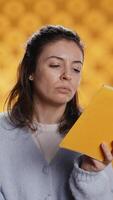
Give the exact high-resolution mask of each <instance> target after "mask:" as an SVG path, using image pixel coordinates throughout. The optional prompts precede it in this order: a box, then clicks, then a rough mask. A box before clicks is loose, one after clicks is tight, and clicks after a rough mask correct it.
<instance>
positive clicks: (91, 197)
mask: <svg viewBox="0 0 113 200" xmlns="http://www.w3.org/2000/svg"><path fill="white" fill-rule="evenodd" d="M78 163H79V160H76V161H75V163H74V168H73V171H72V173H71V176H70V179H69V185H70V189H71V192H72V195H73V197H74V199H75V200H95V199H96V200H100V199H102V200H112V199H113V190H112V187H113V185H111V184H110V179H109V177H108V175H107V173H106V170H102V171H100V172H88V171H85V170H83V169H81V168H79V165H78ZM112 176H113V174H112ZM112 179H113V177H112Z"/></svg>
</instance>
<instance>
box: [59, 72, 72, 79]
mask: <svg viewBox="0 0 113 200" xmlns="http://www.w3.org/2000/svg"><path fill="white" fill-rule="evenodd" d="M60 78H61V80H71V74H70V72H69V71H66V70H65V71H64V72H62V74H61V76H60Z"/></svg>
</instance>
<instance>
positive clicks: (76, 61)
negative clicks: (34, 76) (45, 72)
mask: <svg viewBox="0 0 113 200" xmlns="http://www.w3.org/2000/svg"><path fill="white" fill-rule="evenodd" d="M50 58H57V59H59V60H62V61H64V59H63V58H61V57H59V56H49V57H47V58H46V60H48V59H50ZM73 62H74V63H80V64H82V65H83V62H82V61H81V60H74V61H73Z"/></svg>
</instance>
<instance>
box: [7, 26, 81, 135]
mask: <svg viewBox="0 0 113 200" xmlns="http://www.w3.org/2000/svg"><path fill="white" fill-rule="evenodd" d="M61 39H66V40H69V41H74V42H75V43H76V44H77V45H78V47H79V48H80V50H81V51H82V53H83V57H84V47H83V44H82V42H81V40H80V37H79V35H78V34H77V33H75V32H73V31H71V30H70V29H67V28H64V27H63V26H53V25H48V26H44V27H42V28H41V29H40V31H39V32H35V33H34V34H33V35H32V36H31V37H30V38H29V40H28V41H27V44H26V48H25V54H24V56H23V59H22V61H21V62H20V64H19V67H18V74H17V82H16V84H15V85H14V87H13V88H12V90H11V92H10V93H9V95H8V97H7V99H6V103H7V112H8V116H9V119H10V121H11V122H12V123H13V125H14V127H29V128H31V129H32V130H34V131H35V128H33V124H32V116H33V85H32V81H29V76H30V75H31V74H32V73H33V72H35V68H36V60H37V58H38V57H39V55H40V54H41V52H42V51H43V48H44V47H45V46H46V45H47V44H49V43H51V42H55V41H58V40H61ZM80 114H81V110H80V107H79V104H78V95H77V92H76V93H75V95H74V97H73V98H72V99H71V100H70V101H69V102H68V103H67V106H66V109H65V112H64V115H63V116H62V119H61V121H60V125H59V132H60V133H61V134H66V132H67V131H68V130H69V129H70V128H71V127H72V125H73V124H74V123H75V122H76V120H77V119H78V117H79V116H80Z"/></svg>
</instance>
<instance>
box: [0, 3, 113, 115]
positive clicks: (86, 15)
mask: <svg viewBox="0 0 113 200" xmlns="http://www.w3.org/2000/svg"><path fill="white" fill-rule="evenodd" d="M112 19H113V0H100V1H95V0H78V1H77V0H32V1H31V0H19V1H18V0H15V1H14V0H9V1H4V0H0V111H2V110H3V102H4V100H5V98H6V96H7V94H8V92H9V91H10V89H11V88H12V86H13V84H14V83H15V80H16V70H17V66H18V63H19V61H20V59H21V58H22V55H23V52H24V45H25V41H26V40H27V38H28V37H29V36H30V35H31V34H32V33H33V32H35V31H36V30H37V29H39V28H40V27H41V26H42V25H46V24H60V25H64V26H66V27H68V28H71V29H73V30H75V31H77V32H78V33H79V34H80V36H81V38H82V40H83V41H84V43H85V63H84V69H83V77H82V82H81V86H80V89H79V99H80V103H81V105H82V106H84V107H85V106H86V105H87V104H88V103H89V101H90V99H91V98H92V96H93V95H94V94H95V92H96V91H97V90H98V88H99V87H100V86H101V85H103V84H109V85H111V86H113V62H112V58H113V22H112Z"/></svg>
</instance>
